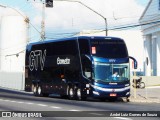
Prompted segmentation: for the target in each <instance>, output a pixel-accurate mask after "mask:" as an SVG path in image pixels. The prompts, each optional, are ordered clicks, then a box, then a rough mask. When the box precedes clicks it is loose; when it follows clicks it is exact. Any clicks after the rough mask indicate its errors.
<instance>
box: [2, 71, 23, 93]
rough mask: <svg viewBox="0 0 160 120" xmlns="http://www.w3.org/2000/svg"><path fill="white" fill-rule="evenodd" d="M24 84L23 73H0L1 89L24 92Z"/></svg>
mask: <svg viewBox="0 0 160 120" xmlns="http://www.w3.org/2000/svg"><path fill="white" fill-rule="evenodd" d="M24 83H25V76H24V72H0V86H1V87H6V88H11V89H17V90H24V85H25V84H24Z"/></svg>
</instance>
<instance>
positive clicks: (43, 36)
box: [41, 1, 45, 41]
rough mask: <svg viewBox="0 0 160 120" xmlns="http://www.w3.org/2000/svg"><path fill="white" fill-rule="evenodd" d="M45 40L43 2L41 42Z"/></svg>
mask: <svg viewBox="0 0 160 120" xmlns="http://www.w3.org/2000/svg"><path fill="white" fill-rule="evenodd" d="M44 39H45V1H43V2H42V22H41V40H42V41H44Z"/></svg>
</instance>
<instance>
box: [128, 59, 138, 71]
mask: <svg viewBox="0 0 160 120" xmlns="http://www.w3.org/2000/svg"><path fill="white" fill-rule="evenodd" d="M129 58H130V59H132V60H133V63H134V69H137V67H138V63H137V60H136V59H135V58H133V57H131V56H129Z"/></svg>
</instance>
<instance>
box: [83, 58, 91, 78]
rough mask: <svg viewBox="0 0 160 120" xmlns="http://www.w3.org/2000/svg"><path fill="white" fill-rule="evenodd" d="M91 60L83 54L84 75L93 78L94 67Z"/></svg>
mask: <svg viewBox="0 0 160 120" xmlns="http://www.w3.org/2000/svg"><path fill="white" fill-rule="evenodd" d="M91 66H92V65H91V61H90V60H89V59H88V58H87V57H85V56H83V57H82V69H83V75H84V76H85V77H87V78H89V79H90V78H91V77H92V68H91Z"/></svg>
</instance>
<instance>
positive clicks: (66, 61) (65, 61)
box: [57, 57, 70, 65]
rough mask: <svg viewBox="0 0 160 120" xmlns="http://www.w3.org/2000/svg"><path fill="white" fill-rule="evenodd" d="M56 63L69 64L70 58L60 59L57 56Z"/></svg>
mask: <svg viewBox="0 0 160 120" xmlns="http://www.w3.org/2000/svg"><path fill="white" fill-rule="evenodd" d="M57 64H58V65H68V64H70V59H69V58H66V59H60V58H59V57H58V58H57Z"/></svg>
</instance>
